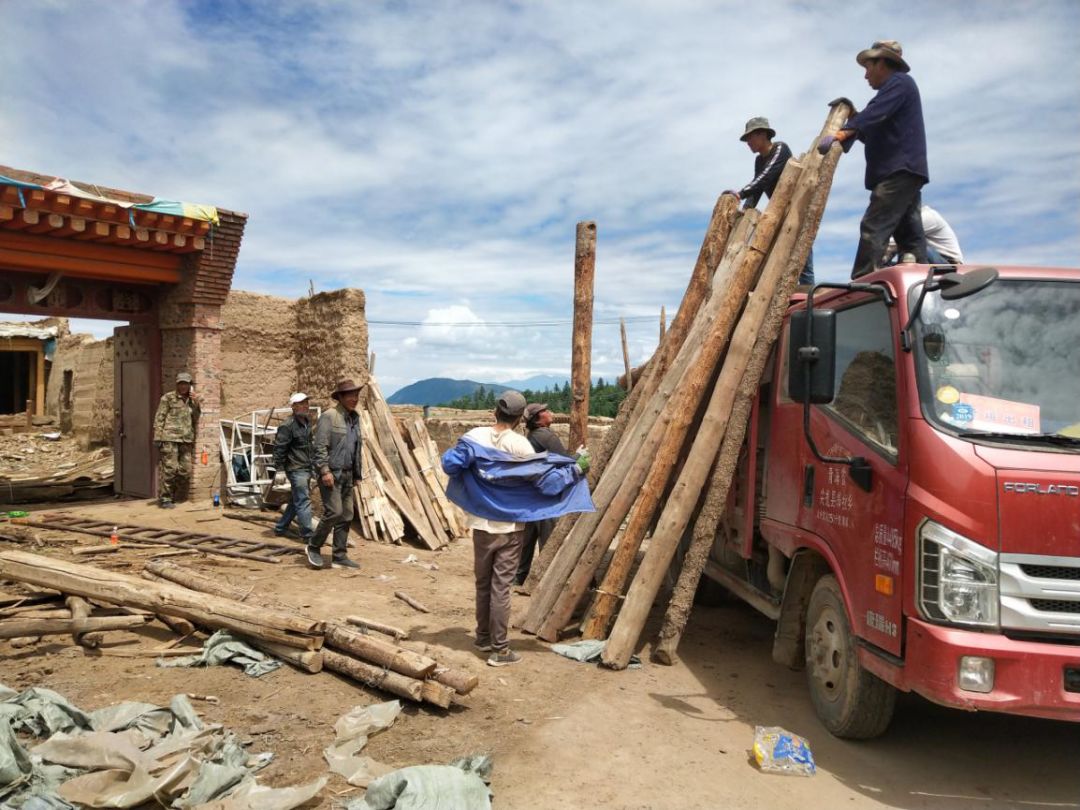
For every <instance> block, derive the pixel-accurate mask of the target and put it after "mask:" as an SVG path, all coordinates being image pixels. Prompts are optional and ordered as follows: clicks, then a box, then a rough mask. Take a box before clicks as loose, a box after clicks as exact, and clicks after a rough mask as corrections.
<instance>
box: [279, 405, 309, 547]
mask: <svg viewBox="0 0 1080 810" xmlns="http://www.w3.org/2000/svg"><path fill="white" fill-rule="evenodd" d="M289 405H290V406H292V416H290V417H289V418H288V419H286V420H285V421H284V422H282V424H281V426H280V427H279V428H278V429H277V434H276V435H275V437H274V470H275V471H276V473H275V475H274V484H275V485H277V486H281V485H282V484H284V483H285V481H286V479H288V481H289V486H290V487H291V491H290V494H289V505H288V507H286V509H285V513H284V514H283V515H282V516H281V520H279V521H278V522H277V523H276V524H275V525H274V534H276V535H277V536H278V537H283V536H284V535H285V533H286V532H287V531H288V530H289V524H290V523H292V521H293V518H296V525H297V526H299V527H300V539H301V540H303V541H304V543H305V544H307V543H308V542H309V541H310V540H311V495H310V494H309V492H308V488H309V485H310V481H311V476H312V472H313V471H314V469H315V468H314V447H313V444H312V436H311V420H310V419H309V418H308V409H309V407H310V406H309V403H308V395H307V394H301V393H296V394H293V395H292V396H291V397H289Z"/></svg>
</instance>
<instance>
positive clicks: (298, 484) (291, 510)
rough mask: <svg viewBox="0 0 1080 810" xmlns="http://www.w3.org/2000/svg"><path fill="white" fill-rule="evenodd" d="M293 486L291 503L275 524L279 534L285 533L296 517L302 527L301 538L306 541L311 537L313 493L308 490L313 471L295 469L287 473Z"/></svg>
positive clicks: (297, 522) (290, 497) (275, 529)
mask: <svg viewBox="0 0 1080 810" xmlns="http://www.w3.org/2000/svg"><path fill="white" fill-rule="evenodd" d="M285 475H286V477H287V478H288V479H289V484H290V485H291V486H292V494H291V495H290V496H289V505H288V506H287V507H285V512H284V514H282V516H281V519H280V520H279V521H278V522H277V523H276V524H274V531H275V532H276V533H277V534H285V532H286V531H288V529H289V524H290V523H292V522H293V518H296V525H297V526H298V527H299V528H300V539H301V540H303V541H304V542H305V543H306V542H308V541H309V540H310V539H311V494H310V493H309V492H308V482H309V481H310V480H311V473H310V472H309V471H308V470H293V471H292V472H287V473H285Z"/></svg>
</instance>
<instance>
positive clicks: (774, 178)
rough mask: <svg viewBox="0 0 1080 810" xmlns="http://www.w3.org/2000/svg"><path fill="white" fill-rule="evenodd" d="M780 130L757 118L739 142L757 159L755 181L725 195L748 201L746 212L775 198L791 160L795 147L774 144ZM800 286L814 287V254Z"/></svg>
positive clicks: (748, 123) (763, 119)
mask: <svg viewBox="0 0 1080 810" xmlns="http://www.w3.org/2000/svg"><path fill="white" fill-rule="evenodd" d="M775 137H776V130H774V129H773V128H772V127H771V126H769V119H768V118H765V117H764V116H755V117H754V118H751V119H750V120H749V121H747V122H746V128H745V131H744V132H743V134H742V135H741V136H740V138H739V140H740V141H742V142H743V143H745V144H746V145H747V146H748V147H749V148H750V151H751V152H753V153H754V154H755V155H757V157H756V158H754V179H753V180H751V181H750V182H749V183H747V184H746V185H745V186H743V187H742V188H741V189H739V190H738V191H734V190H730V191H725V192H724V193H725V194H734V195H735V196H736V197H738V198H739V199H740V200H742V201H744V206H745V207H746V208H755V207H757V204H758V200H760V199H761V195H762V194H764V195H765V196H766V197H768V198H770V199H771V198H772V194H773V191H775V190H776V184H777V183H778V182H779V181H780V175H781V174H783V171H784V166H786V165H787V162H788V161H789V160H791V147H789V146H788V145H787V144H786V143H784V142H783V141H773V138H775ZM799 283H800V284H813V283H814V253H813V251H812V250H811V251H810V254H809V255H808V256H807V257H806V266H805V267H803V270H802V273H800V274H799Z"/></svg>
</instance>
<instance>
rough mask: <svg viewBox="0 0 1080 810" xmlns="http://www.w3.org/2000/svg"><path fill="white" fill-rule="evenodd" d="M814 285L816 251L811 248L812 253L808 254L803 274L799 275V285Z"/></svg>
mask: <svg viewBox="0 0 1080 810" xmlns="http://www.w3.org/2000/svg"><path fill="white" fill-rule="evenodd" d="M813 283H814V249H813V248H810V252H809V253H807V254H806V264H804V265H803V269H802V272H801V273H799V284H803V285H810V284H813Z"/></svg>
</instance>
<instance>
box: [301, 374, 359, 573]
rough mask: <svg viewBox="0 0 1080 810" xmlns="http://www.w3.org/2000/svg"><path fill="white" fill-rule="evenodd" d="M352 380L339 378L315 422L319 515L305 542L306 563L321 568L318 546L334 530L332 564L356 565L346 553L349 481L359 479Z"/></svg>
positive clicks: (356, 388)
mask: <svg viewBox="0 0 1080 810" xmlns="http://www.w3.org/2000/svg"><path fill="white" fill-rule="evenodd" d="M361 388H362V386H359V385H357V384H356V383H354V382H353V381H352V380H341V381H339V382H338V384H337V387H336V388H335V389H334V391H333V393H331V394H330V396H331V397H332V398H333V399H335V400H337V405H335V406H334V407H333V408H330V409H329V410H328V411H326V412H324V413H323V415H322V416H320V417H319V423H318V424H317V425H316V426H315V440H314V450H315V469H316V471H317V472H318V473H319V493H320V494H321V495H322V502H323V515H322V519H321V520H320V521H319V528H317V529H316V530H315V532H314V534H312V536H311V539H310V540H309V541H308V545H307V559H308V564H309V565H310V566H311V567H312V568H322V567H323V558H322V547H323V543H325V542H326V537H327V535H328V534H330V531H331V530H333V532H334V552H333V558H332V562H331V565H332V566H333V567H334V568H359V567H360V566H359V565H357V564H356V563H355V562H353V561H352V560H350V559H349V557H348V555H347V549H348V543H349V524H350V523H351V522H352V517H353V483H354V482H355V481H359V480H360V473H361V465H360V441H361V437H360V414H358V413H357V412H356V405H357V403H358V402H359V401H360V389H361Z"/></svg>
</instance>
